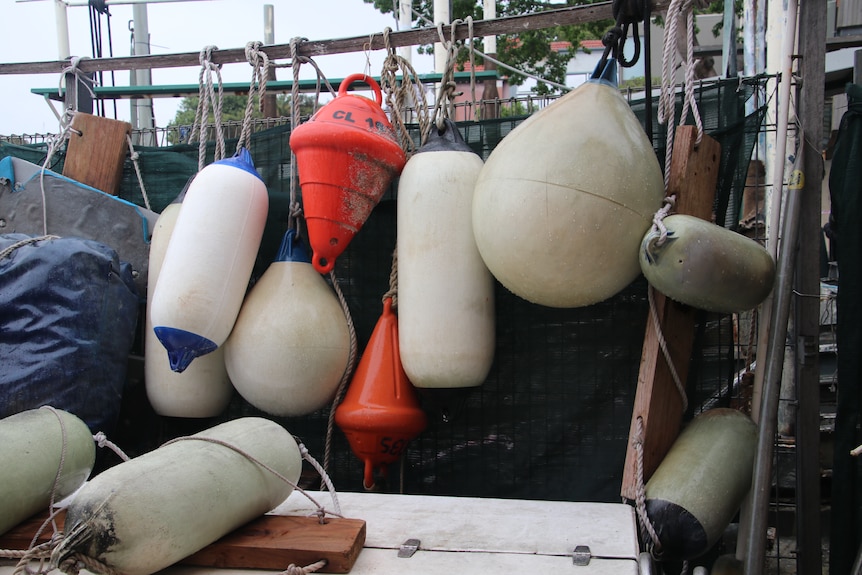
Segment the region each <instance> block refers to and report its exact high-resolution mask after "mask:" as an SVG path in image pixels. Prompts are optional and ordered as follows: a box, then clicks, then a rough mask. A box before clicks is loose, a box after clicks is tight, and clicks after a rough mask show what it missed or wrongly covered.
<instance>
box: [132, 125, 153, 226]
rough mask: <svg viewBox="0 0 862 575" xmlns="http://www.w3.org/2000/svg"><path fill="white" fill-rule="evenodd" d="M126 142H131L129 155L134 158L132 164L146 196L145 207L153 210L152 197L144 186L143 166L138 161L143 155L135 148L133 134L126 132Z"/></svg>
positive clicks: (142, 192)
mask: <svg viewBox="0 0 862 575" xmlns="http://www.w3.org/2000/svg"><path fill="white" fill-rule="evenodd" d="M126 142H128V144H129V157H130V158H131V160H132V165H133V166H134V167H135V175H137V176H138V185H139V186H140V187H141V195H142V196H143V197H144V207H145V208H147V209H148V210H151V209H152V208H150V198H149V196H148V195H147V188H146V187H144V179H143V177H142V176H141V166H140V164H139V163H138V160H139V159H140V156H141V155H140V154H139V153H138V152H137V151H136V150H135V146H134V144H132V136H131V135H129V134H126Z"/></svg>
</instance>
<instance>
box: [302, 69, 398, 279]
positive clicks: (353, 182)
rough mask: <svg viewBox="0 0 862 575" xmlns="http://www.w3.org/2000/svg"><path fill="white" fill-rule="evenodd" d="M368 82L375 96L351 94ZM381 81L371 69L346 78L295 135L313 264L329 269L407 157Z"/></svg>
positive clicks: (320, 269) (322, 271)
mask: <svg viewBox="0 0 862 575" xmlns="http://www.w3.org/2000/svg"><path fill="white" fill-rule="evenodd" d="M356 81H362V82H364V83H366V84H368V85H369V86H370V87H371V89H372V91H373V92H374V100H371V99H369V98H365V97H363V96H358V95H353V94H348V93H347V88H348V86H350V84H352V83H353V82H356ZM382 103H383V96H382V94H381V92H380V86H379V85H378V84H377V82H375V81H374V80H373V79H372V78H370V77H368V76H366V75H365V74H353V75H350V76H348V77H347V78H345V79H344V81H343V82H342V83H341V86H340V87H339V89H338V96H337V97H336V98H335V99H333V100H332V101H331V102H329V103H328V104H327V105H325V106H324V107H323V108H321V109H320V110H318V111H317V113H315V114H314V115H313V116H312V117H311V119H309V120H308V122H306V123H304V124H302V125H300V126H298V127H297V128H296V129H295V130H294V131H293V133H292V134H291V135H290V147H291V149H292V150H293V152H294V154H296V165H297V168H298V171H299V185H300V187H301V188H302V203H303V212H304V214H305V221H306V224H307V226H308V238H309V242H310V243H311V248H312V251H313V252H314V254H313V257H312V264H313V265H314V267H315V269H316V270H317V271H318V272H320V273H322V274H323V273H329V272H330V271H331V270H332V268H333V267H335V259H336V258H337V257H338V256H339V255H341V253H342V252H343V251H344V250H345V248H347V245H348V244H349V243H350V240H352V239H353V236H354V235H355V234H356V233H357V232H358V231H359V230H360V229H361V228H362V225H363V224H364V223H365V220H366V219H368V216H369V214H370V213H371V210H372V209H374V206H376V205H377V203H378V202H379V201H380V198H381V197H382V196H383V194H384V192H385V191H386V188H387V187H388V186H389V184H390V183H391V182H392V179H393V178H395V176H397V175H398V174H399V173H400V172H401V169H402V168H403V167H404V164H405V162H406V161H407V158H406V155H405V154H404V150H403V149H402V148H401V145H400V144H399V143H398V140H397V138H396V136H395V131H394V130H393V129H392V124H391V123H390V122H389V119H388V118H387V117H386V114H385V113H384V111H383V108H381V104H382Z"/></svg>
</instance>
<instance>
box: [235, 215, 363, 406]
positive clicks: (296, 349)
mask: <svg viewBox="0 0 862 575" xmlns="http://www.w3.org/2000/svg"><path fill="white" fill-rule="evenodd" d="M224 347H225V364H226V365H227V372H228V375H229V376H230V379H231V382H233V385H234V387H235V388H236V390H237V391H238V392H239V394H240V395H241V396H242V397H243V398H244V399H245V400H246V401H248V402H249V403H250V404H251V405H253V406H255V407H257V408H258V409H260V410H261V411H265V412H266V413H269V414H270V415H276V416H280V417H288V416H298V415H305V414H309V413H312V412H314V411H317V410H318V409H320V408H322V407H324V406H325V405H327V404H328V403H329V402H331V401H332V399H333V397H334V396H335V392H336V391H337V389H338V385H339V384H340V383H341V378H342V377H343V375H344V371H345V370H346V369H347V363H348V359H349V356H350V330H349V326H348V324H347V319H346V317H345V315H344V310H343V309H342V307H341V304H340V303H339V301H338V298H337V297H336V295H335V292H334V291H333V290H332V288H331V287H330V286H329V285H327V283H326V282H325V281H324V279H323V277H322V276H321V275H320V274H319V273H317V271H316V270H315V269H314V267H313V266H312V265H311V260H310V258H309V257H308V252H307V251H306V250H305V248H304V247H303V246H302V244H301V242H300V241H299V240H298V239H297V237H296V231H295V230H294V229H289V230H288V231H287V232H286V233H285V234H284V238H283V240H282V243H281V246H280V248H279V252H278V254H277V255H276V257H275V260H274V261H273V262H272V263H270V265H269V267H268V268H267V269H266V271H265V272H264V274H263V275H262V276H261V278H260V279H259V280H258V281H257V282H256V283H255V284H254V287H252V289H251V291H249V294H248V296H247V297H246V299H245V301H244V302H243V304H242V309H241V310H240V312H239V316H238V317H237V320H236V323H235V325H234V328H233V331H232V332H231V334H230V337H229V338H228V340H227V342H226V343H225V346H224Z"/></svg>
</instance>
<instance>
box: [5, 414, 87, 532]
mask: <svg viewBox="0 0 862 575" xmlns="http://www.w3.org/2000/svg"><path fill="white" fill-rule="evenodd" d="M0 438H2V439H0V461H2V462H3V465H0V486H2V487H0V534H2V533H5V532H6V531H8V530H9V529H11V528H12V527H15V526H16V525H18V524H19V523H20V522H22V521H24V520H25V519H29V518H30V517H31V516H33V515H34V514H36V513H38V512H39V511H45V516H46V517H47V516H48V505H49V504H50V502H51V490H52V489H54V483H55V481H56V491H55V492H54V501H57V502H59V501H60V500H62V499H63V498H65V497H66V496H68V495H71V494H72V493H74V492H75V490H77V489H78V488H79V487H81V485H83V484H84V482H85V481H86V480H87V477H89V476H90V472H91V471H92V470H93V464H94V463H95V461H96V444H95V443H94V442H93V434H92V433H91V432H90V428H89V427H87V424H86V423H84V422H83V421H82V420H81V419H79V418H78V417H77V416H75V415H72V414H71V413H69V412H66V411H62V410H60V409H49V408H47V407H43V408H39V409H29V410H27V411H22V412H19V413H16V414H14V415H10V416H9V417H4V418H3V419H0Z"/></svg>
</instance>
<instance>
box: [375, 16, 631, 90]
mask: <svg viewBox="0 0 862 575" xmlns="http://www.w3.org/2000/svg"><path fill="white" fill-rule="evenodd" d="M600 1H604V0H566V4H565V6H580V5H585V4H593V3H596V2H600ZM364 2H366V3H368V4H374V7H375V8H377V9H378V10H380V11H381V12H382V13H384V14H387V13H391V12H393V11H395V10H397V9H398V3H397V2H392V0H364ZM562 7H564V5H563V4H561V3H556V4H551V3H549V2H542V1H539V0H507V1H500V2H497V17H498V18H499V17H504V16H517V15H520V14H531V13H535V12H541V11H544V10H551V9H557V8H562ZM413 10H414V14H413V16H414V17H413V22H414V26H415V27H425V26H430V25H432V23H433V22H434V1H433V0H415V1H414V2H413ZM468 16H470V17H472V18H473V20H474V21H476V20H482V19H483V9H482V1H481V0H452V10H451V17H452V20H456V19H460V20H466V18H467V17H468ZM613 25H614V22H613V21H612V20H610V19H608V20H600V21H597V22H589V23H586V24H578V25H573V26H555V27H552V28H545V29H543V30H526V31H524V32H520V33H518V34H510V35H507V36H504V37H500V38H498V41H497V57H496V59H497V60H499V61H501V62H503V63H504V64H507V65H508V66H511V67H512V68H515V69H517V70H522V71H524V72H527V73H529V74H532V75H535V76H538V77H540V78H545V79H547V80H550V81H553V82H556V83H558V84H565V81H566V65H567V64H568V62H569V60H570V59H571V57H572V53H571V50H569V51H564V52H560V51H555V50H552V49H551V46H552V44H551V43H552V42H569V43H570V44H571V45H572V46H579V45H580V42H581V41H582V40H597V39H600V38H601V37H602V35H603V34H604V33H605V32H606V31H607V30H608V29H609V28H610V27H612V26H613ZM473 46H474V48H475V49H477V50H479V51H481V52H483V53H484V52H485V50H484V42H483V40H482V38H476V39H474V41H473ZM420 50H422V51H425V52H431V51H433V47H431V46H423V47H420ZM468 59H469V53H468V51H467V48H466V46H463V45H462V46H461V47H460V49H459V52H458V66H459V69H462V70H463V65H464V62H465V61H466V60H468ZM506 74H507V80H508V82H509V84H512V85H516V86H517V85H521V84H523V83H524V81H525V80H526V76H525V75H524V74H520V73H518V72H513V71H511V70H508V69H507V70H506ZM534 91H536V92H538V93H540V94H547V93H553V92H556V91H557V89H556V88H554V87H553V86H552V85H549V84H546V83H544V82H539V83H538V85H537V86H536V87H535V88H534Z"/></svg>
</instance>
